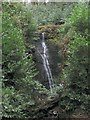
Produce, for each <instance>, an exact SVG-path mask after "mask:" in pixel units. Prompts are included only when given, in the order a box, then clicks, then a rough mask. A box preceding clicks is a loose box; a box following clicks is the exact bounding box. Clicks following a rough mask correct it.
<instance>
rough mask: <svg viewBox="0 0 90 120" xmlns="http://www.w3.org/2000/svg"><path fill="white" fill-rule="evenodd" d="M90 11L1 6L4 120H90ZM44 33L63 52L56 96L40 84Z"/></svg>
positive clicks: (83, 6) (79, 6)
mask: <svg viewBox="0 0 90 120" xmlns="http://www.w3.org/2000/svg"><path fill="white" fill-rule="evenodd" d="M88 8H89V4H88V3H85V2H79V3H30V4H26V3H11V2H9V3H8V2H3V3H2V107H3V111H2V117H3V118H2V119H3V120H4V119H5V118H7V119H11V120H13V119H15V120H19V119H22V120H24V119H30V120H32V119H35V120H36V119H37V120H44V118H46V117H48V118H51V119H50V120H53V118H56V119H57V120H62V118H67V119H68V118H71V119H73V118H81V119H82V118H86V119H88V118H89V116H90V114H89V113H90V109H89V101H90V96H89V93H90V90H89V83H88V80H89V77H88V76H89V64H88V43H89V32H88V27H89V22H88ZM42 32H45V34H46V37H47V39H48V42H49V44H50V45H51V46H56V47H57V48H58V52H57V55H58V56H59V57H58V58H57V59H58V64H57V65H58V69H59V70H60V73H58V75H57V76H55V77H54V82H55V86H54V87H53V92H52V93H51V92H50V89H47V88H46V87H45V86H44V84H42V83H41V82H40V81H39V80H38V79H37V78H38V77H37V76H38V74H39V72H40V71H39V70H38V67H37V65H36V64H37V63H36V58H35V56H34V52H35V45H34V42H35V43H37V42H38V40H39V37H40V33H42ZM59 58H60V59H59ZM53 71H54V68H53ZM47 120H48V119H47Z"/></svg>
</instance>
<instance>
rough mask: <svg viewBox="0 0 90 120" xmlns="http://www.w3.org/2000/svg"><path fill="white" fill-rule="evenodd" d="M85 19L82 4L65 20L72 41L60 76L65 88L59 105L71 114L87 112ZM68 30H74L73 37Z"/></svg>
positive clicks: (85, 6)
mask: <svg viewBox="0 0 90 120" xmlns="http://www.w3.org/2000/svg"><path fill="white" fill-rule="evenodd" d="M87 18H88V14H87V4H85V3H84V4H78V5H76V6H75V7H74V9H73V12H72V15H71V16H70V17H69V19H68V20H67V21H69V24H70V25H71V27H70V28H69V29H68V30H67V32H68V33H69V34H68V35H69V37H71V38H72V37H73V38H74V40H71V41H70V44H69V48H68V58H67V60H66V61H65V64H66V65H67V67H65V69H64V71H63V75H62V80H63V81H64V84H65V88H64V89H63V92H62V96H61V101H60V104H61V107H62V108H63V109H64V110H65V111H70V112H72V111H75V109H82V110H84V111H86V112H89V109H88V103H89V100H90V96H89V93H90V91H89V86H88V71H89V69H88V33H87V32H86V31H87V29H88V28H87V23H88V21H87ZM73 28H74V29H73ZM70 29H71V30H74V32H73V36H72V35H71V34H70ZM64 32H65V31H64Z"/></svg>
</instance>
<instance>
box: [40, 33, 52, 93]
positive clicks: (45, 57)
mask: <svg viewBox="0 0 90 120" xmlns="http://www.w3.org/2000/svg"><path fill="white" fill-rule="evenodd" d="M41 47H42V52H40V51H39V50H38V53H39V54H40V56H41V58H42V60H43V67H44V70H45V72H46V75H47V79H48V83H49V88H50V91H51V93H52V88H53V87H54V81H53V77H52V72H51V69H50V64H49V60H48V59H49V54H48V48H47V46H46V43H45V34H44V32H43V33H42V41H41Z"/></svg>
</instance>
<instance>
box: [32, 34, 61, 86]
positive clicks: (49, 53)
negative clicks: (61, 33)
mask: <svg viewBox="0 0 90 120" xmlns="http://www.w3.org/2000/svg"><path fill="white" fill-rule="evenodd" d="M47 36H48V35H47V34H45V35H44V42H45V43H44V44H45V45H46V46H45V47H46V48H45V49H46V53H44V52H45V51H44V48H43V47H42V39H43V38H42V34H41V33H39V37H40V39H38V40H37V41H36V42H35V43H34V45H35V53H34V60H35V62H36V66H37V69H38V71H39V74H38V76H37V77H36V79H38V80H39V81H40V82H41V83H42V84H43V85H45V87H46V88H50V84H51V86H52V80H51V79H53V78H54V77H56V76H57V75H58V74H59V72H60V71H59V68H58V59H59V58H58V47H57V46H56V45H55V44H51V42H49V40H48V37H47ZM43 55H44V57H45V56H46V58H47V60H46V58H45V61H46V67H47V66H48V67H47V69H45V66H44V62H45V61H44V60H43V58H42V56H43ZM48 69H50V70H49V71H48ZM47 72H48V73H49V72H51V73H49V76H48V75H47ZM50 74H52V75H50ZM48 77H50V80H51V83H49V82H50V81H49V78H48ZM52 77H53V78H52Z"/></svg>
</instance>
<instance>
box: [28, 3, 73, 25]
mask: <svg viewBox="0 0 90 120" xmlns="http://www.w3.org/2000/svg"><path fill="white" fill-rule="evenodd" d="M68 6H69V7H68ZM28 7H29V10H30V11H31V12H32V16H33V17H34V19H35V21H36V23H37V25H45V24H48V23H58V22H60V21H61V19H65V17H66V16H67V15H69V14H70V11H71V9H72V5H68V4H67V6H66V7H65V8H64V5H63V4H62V3H58V4H57V3H54V4H53V3H48V4H46V5H45V4H39V5H28ZM62 9H64V10H63V11H62ZM66 11H67V12H66ZM42 18H43V19H42Z"/></svg>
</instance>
